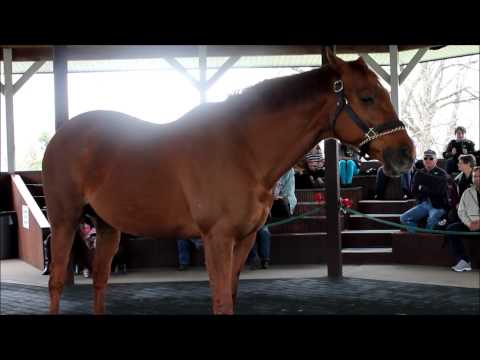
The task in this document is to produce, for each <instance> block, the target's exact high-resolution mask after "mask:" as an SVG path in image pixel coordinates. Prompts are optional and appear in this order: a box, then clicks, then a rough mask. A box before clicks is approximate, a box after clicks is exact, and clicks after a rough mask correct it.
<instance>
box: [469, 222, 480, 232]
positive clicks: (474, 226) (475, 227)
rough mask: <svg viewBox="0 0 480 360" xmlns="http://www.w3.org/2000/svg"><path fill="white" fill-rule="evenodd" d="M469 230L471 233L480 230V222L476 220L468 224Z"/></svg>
mask: <svg viewBox="0 0 480 360" xmlns="http://www.w3.org/2000/svg"><path fill="white" fill-rule="evenodd" d="M468 228H469V229H470V231H477V230H478V229H480V220H474V221H472V222H471V223H470V224H468Z"/></svg>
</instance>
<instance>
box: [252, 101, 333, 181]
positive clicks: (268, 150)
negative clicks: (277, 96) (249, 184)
mask: <svg viewBox="0 0 480 360" xmlns="http://www.w3.org/2000/svg"><path fill="white" fill-rule="evenodd" d="M326 103H327V102H326V101H325V100H324V101H320V102H317V103H316V104H313V103H312V104H303V105H297V106H295V107H292V108H286V109H284V110H281V111H278V112H275V113H270V114H262V115H261V116H262V120H261V126H260V133H261V136H260V139H261V141H257V142H256V148H254V149H252V150H253V153H254V154H255V161H256V162H257V164H258V167H257V169H259V171H260V174H259V175H260V176H261V178H262V180H263V182H264V184H265V186H266V187H267V188H268V187H273V185H274V184H275V182H276V181H277V180H278V178H279V177H280V176H282V175H283V174H284V173H285V172H286V171H287V170H288V169H289V168H291V167H293V165H294V164H295V163H296V162H297V161H298V160H299V159H300V158H301V157H302V156H303V155H304V154H306V153H307V152H308V151H309V150H311V149H312V147H313V145H314V144H315V142H316V141H320V140H322V139H325V138H326V137H328V136H331V134H332V133H331V131H330V128H329V121H328V119H329V114H328V112H327V111H326V108H327V106H326ZM253 120H254V121H255V119H253ZM258 130H259V128H258V127H255V131H256V132H258ZM249 136H251V137H253V138H256V139H258V138H259V134H258V133H256V134H250V135H249ZM254 146H255V145H254Z"/></svg>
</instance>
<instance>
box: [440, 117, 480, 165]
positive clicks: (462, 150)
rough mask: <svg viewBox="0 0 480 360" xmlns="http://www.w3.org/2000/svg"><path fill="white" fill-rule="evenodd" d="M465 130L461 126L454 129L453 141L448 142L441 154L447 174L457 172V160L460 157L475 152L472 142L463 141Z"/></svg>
mask: <svg viewBox="0 0 480 360" xmlns="http://www.w3.org/2000/svg"><path fill="white" fill-rule="evenodd" d="M466 132H467V130H466V129H465V128H464V127H463V126H457V127H456V128H455V139H453V140H452V141H450V142H449V143H448V145H447V149H446V150H445V151H444V152H443V158H444V159H447V173H449V174H452V173H457V172H458V167H457V164H458V158H459V156H460V155H466V154H473V153H474V152H475V144H474V143H473V141H471V140H468V139H465V134H466Z"/></svg>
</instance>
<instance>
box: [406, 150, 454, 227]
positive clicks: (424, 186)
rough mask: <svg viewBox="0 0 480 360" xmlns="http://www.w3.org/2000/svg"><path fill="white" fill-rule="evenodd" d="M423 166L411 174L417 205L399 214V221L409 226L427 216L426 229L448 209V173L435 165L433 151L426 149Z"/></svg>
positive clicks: (435, 158) (432, 225) (434, 223)
mask: <svg viewBox="0 0 480 360" xmlns="http://www.w3.org/2000/svg"><path fill="white" fill-rule="evenodd" d="M423 165H424V168H423V169H420V170H417V171H416V172H415V175H414V176H413V181H412V182H413V185H412V194H413V195H414V196H415V197H416V198H417V205H416V206H415V207H413V208H412V209H410V210H407V211H406V212H405V213H403V214H402V215H401V216H400V222H401V223H402V224H405V225H409V226H416V225H417V223H418V222H419V221H420V220H422V219H424V218H427V226H426V228H427V229H433V227H434V226H435V225H436V224H437V223H438V222H439V220H440V219H441V218H442V216H443V215H444V214H446V210H447V209H448V185H447V177H448V174H447V173H446V172H445V170H443V169H440V168H439V167H437V156H436V153H435V151H433V150H427V151H425V152H424V154H423Z"/></svg>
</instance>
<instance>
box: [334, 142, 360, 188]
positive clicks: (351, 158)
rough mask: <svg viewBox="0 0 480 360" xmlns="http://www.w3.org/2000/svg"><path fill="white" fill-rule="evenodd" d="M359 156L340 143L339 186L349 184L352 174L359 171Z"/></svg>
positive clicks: (356, 173)
mask: <svg viewBox="0 0 480 360" xmlns="http://www.w3.org/2000/svg"><path fill="white" fill-rule="evenodd" d="M359 161H360V157H359V156H358V154H357V153H356V152H355V151H353V149H352V148H351V147H350V146H348V145H345V144H341V145H340V161H339V163H338V167H339V172H340V184H341V186H351V185H352V181H353V176H354V175H358V173H359V172H360V162H359Z"/></svg>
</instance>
